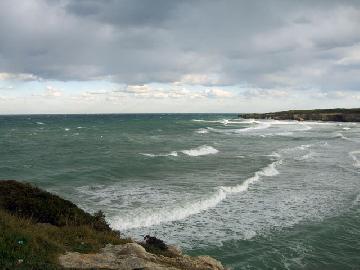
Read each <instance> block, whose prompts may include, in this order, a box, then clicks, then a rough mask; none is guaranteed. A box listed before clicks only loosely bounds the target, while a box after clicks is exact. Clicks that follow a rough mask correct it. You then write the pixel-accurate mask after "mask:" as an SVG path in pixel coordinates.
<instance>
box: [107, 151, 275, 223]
mask: <svg viewBox="0 0 360 270" xmlns="http://www.w3.org/2000/svg"><path fill="white" fill-rule="evenodd" d="M274 155H276V156H277V155H278V154H274ZM281 163H282V160H281V159H280V160H277V161H275V162H272V163H270V164H269V165H268V166H266V167H264V168H262V169H261V170H259V171H257V172H255V173H254V176H253V177H250V178H248V179H246V180H245V181H244V182H243V183H241V184H239V185H236V186H220V187H218V188H217V189H216V191H215V192H214V193H212V194H211V195H210V196H209V197H208V198H205V199H201V200H198V201H195V202H185V203H184V204H182V205H180V206H177V207H175V208H173V207H164V208H162V209H159V210H156V211H154V210H153V209H148V210H144V211H143V212H142V213H138V212H129V213H128V214H127V215H124V214H123V215H121V216H116V217H114V218H112V219H110V220H109V221H110V224H111V226H112V227H113V228H115V229H118V230H128V229H132V228H140V227H150V226H153V225H158V224H161V223H166V222H172V221H177V220H182V219H185V218H187V217H189V216H192V215H195V214H198V213H200V212H203V211H206V210H208V209H210V208H214V207H216V206H217V205H218V204H219V203H220V202H222V201H223V200H225V199H226V197H227V194H230V193H240V192H244V191H246V190H247V189H248V188H249V185H250V184H252V183H254V182H256V181H258V180H259V179H260V178H261V177H263V176H266V177H271V176H275V175H277V174H279V171H278V170H277V169H276V166H277V165H279V164H281Z"/></svg>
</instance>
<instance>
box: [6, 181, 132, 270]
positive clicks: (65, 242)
mask: <svg viewBox="0 0 360 270" xmlns="http://www.w3.org/2000/svg"><path fill="white" fill-rule="evenodd" d="M126 242H129V240H128V239H121V238H120V235H119V233H118V232H116V231H112V230H111V229H110V227H109V225H108V224H107V223H106V221H105V219H104V216H103V215H102V213H101V212H100V213H97V214H95V215H91V214H89V213H86V212H84V211H83V210H82V209H80V208H78V207H77V206H76V205H74V204H73V203H71V202H70V201H67V200H64V199H62V198H60V197H58V196H56V195H53V194H51V193H49V192H46V191H43V190H41V189H39V188H37V187H34V186H32V185H30V184H25V183H19V182H16V181H0V269H60V268H61V267H60V266H59V265H58V263H57V257H58V255H59V254H61V253H64V252H66V251H76V252H81V253H86V252H96V251H98V250H99V249H100V248H102V247H104V246H105V244H108V243H111V244H114V245H116V244H122V243H126Z"/></svg>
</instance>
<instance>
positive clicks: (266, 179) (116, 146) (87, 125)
mask: <svg viewBox="0 0 360 270" xmlns="http://www.w3.org/2000/svg"><path fill="white" fill-rule="evenodd" d="M0 179H15V180H19V181H26V182H30V183H33V184H35V185H37V186H39V187H41V188H44V189H46V190H48V191H50V192H53V193H55V194H58V195H60V196H62V197H64V198H66V199H68V200H70V201H72V202H74V203H76V204H77V205H78V206H80V207H81V208H83V209H85V210H86V211H89V212H91V213H93V212H95V211H98V210H102V211H103V212H104V213H105V214H106V217H107V221H108V222H109V224H110V225H111V227H112V228H113V229H116V230H119V231H120V233H121V234H122V235H123V236H124V237H132V238H133V239H136V240H141V239H142V238H143V237H144V235H147V234H150V235H152V236H156V237H158V238H160V239H162V240H164V241H165V242H167V243H169V244H175V245H178V246H179V247H181V248H182V250H183V251H184V252H185V253H187V254H189V255H210V256H212V257H214V258H216V259H219V260H220V261H221V262H222V263H223V265H224V266H226V267H228V268H229V269H234V270H237V269H329V270H331V269H339V270H343V269H360V123H339V122H297V121H276V120H254V119H240V118H238V117H237V115H236V114H106V115H100V114H99V115H14V116H0Z"/></svg>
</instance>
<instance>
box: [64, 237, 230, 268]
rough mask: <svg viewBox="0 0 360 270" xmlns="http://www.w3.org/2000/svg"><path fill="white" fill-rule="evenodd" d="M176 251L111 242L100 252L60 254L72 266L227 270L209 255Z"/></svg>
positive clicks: (67, 266) (65, 262)
mask: <svg viewBox="0 0 360 270" xmlns="http://www.w3.org/2000/svg"><path fill="white" fill-rule="evenodd" d="M177 254H178V256H174V257H166V256H163V255H154V254H151V253H148V252H147V251H146V250H145V248H144V247H142V246H141V245H139V244H137V243H127V244H125V245H110V244H109V245H107V246H106V247H104V248H103V249H101V251H100V252H99V253H93V254H81V253H78V252H67V253H66V254H64V255H61V256H60V257H59V262H60V264H61V265H62V266H63V267H65V268H72V269H73V268H76V269H116V270H134V269H144V270H145V269H146V270H180V269H184V270H185V269H186V270H192V269H194V270H195V269H196V270H224V267H223V266H222V265H221V263H220V262H218V261H217V260H215V259H213V258H211V257H209V256H199V257H190V256H186V255H181V252H179V250H177Z"/></svg>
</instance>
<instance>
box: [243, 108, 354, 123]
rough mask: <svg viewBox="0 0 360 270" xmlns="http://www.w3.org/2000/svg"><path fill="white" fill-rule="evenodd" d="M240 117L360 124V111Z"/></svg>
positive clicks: (293, 112) (299, 112) (306, 111)
mask: <svg viewBox="0 0 360 270" xmlns="http://www.w3.org/2000/svg"><path fill="white" fill-rule="evenodd" d="M238 116H239V117H241V118H245V119H249V118H253V119H275V120H299V121H305V120H313V121H335V122H360V109H329V110H292V111H282V112H272V113H247V114H239V115H238Z"/></svg>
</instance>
